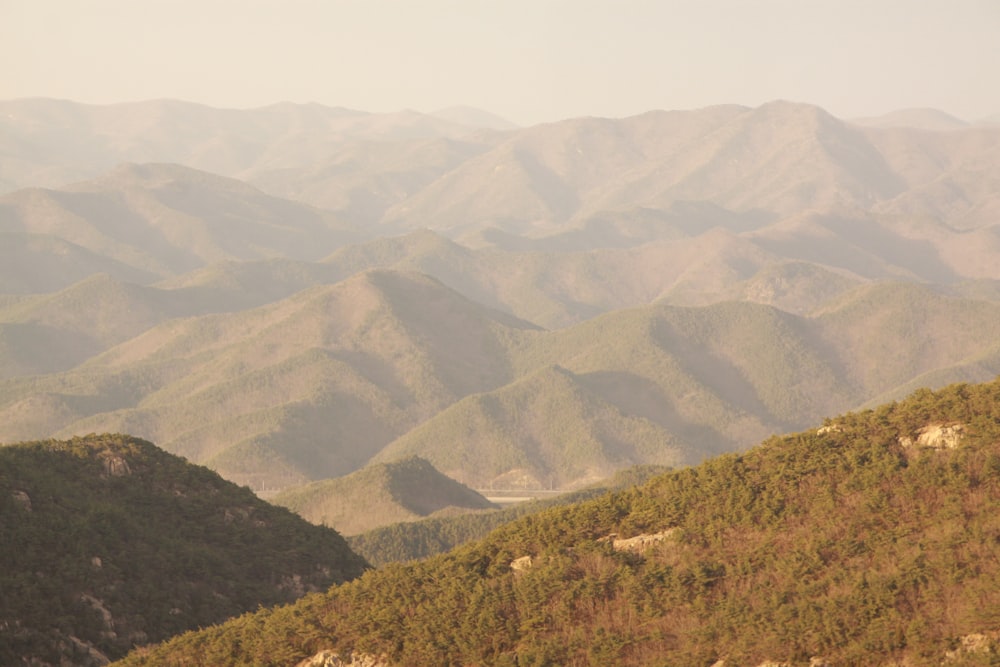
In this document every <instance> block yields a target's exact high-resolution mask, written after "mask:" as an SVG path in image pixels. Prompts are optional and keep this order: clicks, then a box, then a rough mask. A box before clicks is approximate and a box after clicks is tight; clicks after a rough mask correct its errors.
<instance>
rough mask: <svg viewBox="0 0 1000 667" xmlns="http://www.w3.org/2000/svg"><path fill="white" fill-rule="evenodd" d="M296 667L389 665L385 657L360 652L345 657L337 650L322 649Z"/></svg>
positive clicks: (377, 666) (372, 666)
mask: <svg viewBox="0 0 1000 667" xmlns="http://www.w3.org/2000/svg"><path fill="white" fill-rule="evenodd" d="M295 667H389V663H388V662H387V661H386V660H385V658H379V657H376V656H374V655H368V654H365V653H360V654H358V655H354V654H353V653H348V654H346V655H345V656H344V657H341V655H340V654H339V653H337V652H335V651H320V652H319V653H317V654H316V655H314V656H313V657H311V658H306V659H305V660H303V661H302V662H300V663H298V664H297V665H296V666H295Z"/></svg>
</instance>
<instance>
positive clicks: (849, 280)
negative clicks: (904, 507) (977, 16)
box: [0, 100, 1000, 495]
mask: <svg viewBox="0 0 1000 667" xmlns="http://www.w3.org/2000/svg"><path fill="white" fill-rule="evenodd" d="M0 107H2V109H0V110H2V111H3V112H4V113H3V114H0V116H2V118H0V124H2V125H3V127H4V128H6V130H7V132H6V133H5V134H4V137H5V139H4V141H6V142H8V144H9V145H8V146H7V148H9V150H6V151H5V152H4V156H5V157H3V158H0V175H3V178H4V179H5V182H6V183H8V184H9V186H10V187H9V189H11V190H12V191H11V192H8V193H7V194H5V195H3V196H0V236H2V240H3V245H0V255H2V259H4V260H5V261H3V262H0V295H2V296H0V440H7V441H11V440H25V439H37V438H45V437H69V436H71V435H84V434H87V433H91V432H101V431H113V432H128V433H134V434H136V435H138V436H141V437H145V438H148V439H151V440H153V441H155V442H157V443H158V444H160V445H162V446H163V447H165V448H167V449H168V450H169V451H172V452H175V453H179V454H182V455H184V456H186V457H188V458H189V459H191V460H192V461H195V462H198V463H203V464H206V465H209V466H211V467H213V468H214V469H216V470H218V471H220V472H221V473H222V474H224V475H225V476H227V477H229V478H230V479H234V480H236V481H238V482H240V483H245V484H249V485H251V486H252V487H253V488H254V489H255V490H256V491H257V492H258V493H261V494H264V495H268V494H272V493H275V492H277V491H279V490H281V489H283V488H286V487H290V486H296V485H300V484H303V483H306V482H309V481H315V480H319V479H323V478H327V477H336V476H341V475H345V474H348V473H352V472H354V471H357V470H360V469H361V468H363V467H365V466H366V465H368V464H370V463H376V462H380V463H388V462H390V461H392V460H394V459H395V458H397V457H399V456H411V455H416V456H420V457H424V458H426V459H427V460H428V461H429V462H430V463H432V464H433V465H434V466H435V467H436V468H438V469H439V470H441V471H442V472H444V473H445V474H447V475H449V476H452V477H454V478H455V479H458V480H459V481H461V482H463V483H466V484H469V485H471V486H474V487H479V488H486V487H489V486H494V487H498V486H504V485H508V484H509V485H516V486H535V487H539V488H545V487H559V488H572V487H575V486H578V485H582V484H586V483H588V482H589V481H592V480H594V479H597V478H600V477H602V476H606V475H608V474H610V473H612V472H614V471H615V470H617V469H620V468H622V467H625V466H629V465H633V464H637V463H657V464H664V465H680V464H689V463H697V462H699V461H701V460H702V459H703V458H705V457H706V456H710V455H713V454H715V453H718V452H722V451H728V450H732V449H739V448H742V447H746V446H748V445H750V444H752V443H754V442H756V441H758V440H759V439H760V438H762V437H764V436H766V435H767V434H769V433H774V432H782V431H785V430H788V429H795V428H802V427H804V426H805V425H807V424H809V423H811V422H812V421H814V420H816V419H818V418H820V417H821V416H822V415H824V414H830V413H834V412H837V411H842V410H846V409H850V408H853V407H857V406H860V405H864V404H866V403H869V402H871V401H878V400H886V399H890V398H894V397H897V396H899V395H902V394H903V393H905V392H906V391H908V390H910V389H913V388H916V387H918V386H922V385H924V384H930V385H932V386H939V385H941V384H943V383H947V382H951V381H958V380H967V381H979V380H984V379H988V378H990V377H992V376H993V375H994V374H995V373H997V372H1000V365H998V348H997V344H996V342H995V341H996V340H998V338H997V337H996V333H997V331H996V329H997V321H998V319H1000V318H998V313H997V302H998V295H1000V262H997V261H996V257H998V256H1000V225H998V224H997V220H998V218H997V215H1000V199H997V197H998V195H997V189H996V188H995V187H993V186H994V185H995V184H996V183H997V182H998V180H997V179H998V178H1000V164H998V162H997V158H996V156H997V155H998V154H1000V150H998V149H1000V146H998V143H1000V131H998V130H997V128H995V127H992V126H989V125H983V124H980V125H969V126H967V127H966V126H956V123H950V124H948V123H944V124H948V125H949V129H934V128H935V127H942V123H943V122H944V120H947V119H946V118H944V117H943V116H942V115H941V114H935V113H932V112H924V111H921V112H906V113H900V114H896V115H894V116H890V117H887V118H884V119H881V120H879V121H878V122H874V121H872V122H867V121H866V122H848V121H843V120H840V119H837V118H835V117H833V116H831V115H830V114H828V113H826V112H825V111H823V110H822V109H819V108H817V107H814V106H810V105H806V104H798V103H791V102H784V101H776V102H772V103H769V104H765V105H762V106H760V107H757V108H747V107H741V106H734V105H730V106H717V107H710V108H705V109H698V110H692V111H651V112H649V113H645V114H641V115H638V116H633V117H630V118H623V119H604V118H578V119H570V120H566V121H560V122H555V123H547V124H543V125H537V126H534V127H528V128H516V127H508V126H506V124H504V123H501V122H499V121H497V120H496V119H491V118H489V117H487V116H484V115H482V114H479V113H472V112H470V111H469V110H461V109H460V110H452V111H450V112H447V113H441V114H438V115H434V114H430V115H426V114H419V113H416V112H409V111H404V112H400V113H396V114H367V113H364V112H360V111H354V110H349V109H339V108H328V107H322V106H320V105H294V104H280V105H274V106H270V107H264V108H260V109H251V110H233V109H212V108H209V107H204V106H199V105H192V104H187V103H182V102H174V101H166V100H161V101H150V102H144V103H135V104H126V105H111V106H88V105H79V104H74V103H71V102H64V101H57V100H16V101H11V102H4V103H2V104H0ZM463 118H464V120H463ZM920 119H923V121H922V122H917V121H919V120H920ZM935 119H936V121H935ZM931 121H935V122H931ZM116 165H117V166H116ZM15 176H16V178H15ZM15 181H16V182H15ZM69 181H74V182H72V183H68V182H69ZM20 186H28V187H21V189H17V188H18V187H20Z"/></svg>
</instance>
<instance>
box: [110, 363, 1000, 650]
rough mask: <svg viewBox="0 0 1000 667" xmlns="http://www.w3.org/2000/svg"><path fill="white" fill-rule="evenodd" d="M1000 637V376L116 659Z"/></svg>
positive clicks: (514, 525)
mask: <svg viewBox="0 0 1000 667" xmlns="http://www.w3.org/2000/svg"><path fill="white" fill-rule="evenodd" d="M634 538H640V539H638V540H637V539H634ZM998 637H1000V380H997V381H994V382H992V383H987V384H982V385H967V384H957V385H951V386H948V387H946V388H944V389H942V390H940V391H936V392H932V391H929V390H920V391H917V392H916V393H914V394H913V395H912V396H911V397H909V398H908V399H906V400H904V401H901V402H895V403H889V404H885V405H883V406H881V407H878V408H876V409H871V410H865V411H860V412H855V413H849V414H845V415H842V416H840V417H837V418H833V419H829V420H827V422H826V423H825V424H824V425H823V426H822V428H818V429H815V430H811V431H806V432H801V433H795V434H791V435H787V436H783V437H772V438H770V439H768V440H766V441H765V442H763V443H761V444H760V445H759V446H757V447H755V448H753V449H751V450H749V451H747V452H745V453H741V454H728V455H723V456H720V457H717V458H714V459H711V460H709V461H707V462H706V463H704V464H702V465H699V466H697V467H691V468H686V469H682V470H678V471H674V472H669V473H666V474H663V475H659V476H657V477H655V478H653V479H652V480H650V481H649V482H647V483H645V484H644V485H641V486H638V487H633V488H630V489H627V490H622V491H617V492H612V493H609V494H605V495H602V496H600V497H598V498H596V499H592V500H589V501H586V502H582V503H578V504H574V505H570V506H562V507H555V508H552V509H549V510H545V511H543V512H540V513H537V514H531V515H528V516H525V517H522V518H520V519H518V520H516V521H513V522H511V523H508V524H506V525H503V526H501V527H499V528H498V529H496V530H494V531H493V532H491V533H490V534H489V535H488V536H486V537H485V538H483V539H482V540H479V541H477V542H473V543H470V544H467V545H464V546H461V547H459V548H457V549H454V550H452V551H450V552H448V553H446V554H442V555H439V556H435V557H432V558H428V559H425V560H421V561H416V562H410V563H406V564H393V565H388V566H385V567H384V568H381V569H379V570H374V571H370V572H368V573H366V574H365V575H363V576H362V577H360V578H359V579H357V580H355V581H352V582H349V583H346V584H343V585H340V586H337V587H334V588H332V589H330V590H329V591H328V592H326V593H318V594H314V595H309V596H306V597H305V598H303V599H302V600H300V601H299V602H297V603H295V604H293V605H290V606H284V607H276V608H271V609H262V610H259V611H257V612H255V613H250V614H247V615H244V616H242V617H239V618H237V619H234V620H231V621H229V622H227V623H225V624H223V625H220V626H216V627H212V628H209V629H206V630H202V631H199V632H193V633H188V634H185V635H182V636H180V637H177V638H174V639H172V640H170V641H168V642H167V643H165V644H162V645H160V646H156V647H152V648H146V649H140V650H138V651H136V652H134V653H132V654H131V655H129V656H128V657H127V658H126V659H125V660H124V661H123V662H122V663H121V664H123V665H247V664H257V665H294V664H296V663H297V662H298V661H300V660H303V659H305V658H308V657H310V656H314V655H317V654H318V653H320V652H322V651H336V652H338V653H340V654H341V655H347V654H352V655H368V656H375V657H377V658H379V659H380V660H381V661H382V662H384V663H385V664H398V665H518V666H525V665H711V664H713V663H714V662H716V661H718V660H724V661H725V664H726V665H757V664H761V663H762V662H764V661H779V662H788V663H791V664H809V663H810V661H811V660H812V659H817V660H818V661H820V663H823V662H824V661H825V662H826V663H829V664H907V665H938V664H941V662H942V661H943V660H944V659H945V658H946V657H949V656H950V662H949V664H956V665H960V664H996V660H997V655H998V652H997V649H998V644H997V639H998Z"/></svg>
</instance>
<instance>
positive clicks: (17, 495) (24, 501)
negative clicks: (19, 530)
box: [10, 490, 31, 512]
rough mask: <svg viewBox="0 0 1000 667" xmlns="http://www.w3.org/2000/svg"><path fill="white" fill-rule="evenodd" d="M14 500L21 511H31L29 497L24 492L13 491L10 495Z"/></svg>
mask: <svg viewBox="0 0 1000 667" xmlns="http://www.w3.org/2000/svg"><path fill="white" fill-rule="evenodd" d="M10 495H11V496H12V497H13V498H14V502H15V503H17V504H18V505H20V507H21V509H23V510H24V511H26V512H30V511H31V496H29V495H28V494H27V492H25V491H17V490H15V491H13V492H11V494H10Z"/></svg>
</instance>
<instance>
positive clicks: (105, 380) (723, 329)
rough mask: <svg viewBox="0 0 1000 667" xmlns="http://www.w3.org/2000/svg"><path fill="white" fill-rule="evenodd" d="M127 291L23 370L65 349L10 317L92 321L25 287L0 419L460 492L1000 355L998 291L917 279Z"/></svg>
mask: <svg viewBox="0 0 1000 667" xmlns="http://www.w3.org/2000/svg"><path fill="white" fill-rule="evenodd" d="M98 284H99V283H98ZM144 289H145V288H137V287H135V288H133V289H132V290H131V292H130V291H129V290H122V291H121V297H120V298H121V299H123V300H124V301H120V302H119V303H128V302H129V301H128V299H129V298H130V297H131V298H132V299H135V303H136V304H141V303H146V304H147V308H149V309H148V310H145V311H143V310H141V309H140V308H139V307H138V305H135V306H129V307H128V308H114V307H109V311H108V312H109V313H111V314H112V315H113V314H119V313H123V312H124V313H128V314H129V317H135V318H136V324H135V326H136V327H137V328H142V327H143V326H144V325H145V324H149V325H150V326H149V328H148V329H146V330H145V331H143V332H142V333H140V334H138V335H136V336H135V337H133V338H130V339H128V340H126V341H124V342H121V343H118V344H116V345H113V346H110V347H108V349H107V351H104V352H102V353H99V354H96V355H94V356H92V357H90V358H88V359H87V360H86V361H84V362H83V363H80V364H78V365H75V366H73V367H72V368H69V369H68V370H63V371H58V372H51V373H47V374H46V373H44V372H37V371H45V370H46V369H45V368H44V366H45V364H49V363H56V362H58V361H60V360H58V359H57V360H50V359H48V358H46V357H45V356H44V355H43V354H42V352H40V351H38V350H37V348H38V347H39V346H42V347H44V341H38V340H36V339H34V338H31V337H29V336H28V335H27V334H22V335H21V337H20V338H19V337H18V336H17V333H18V331H19V327H20V330H23V331H29V332H30V331H45V332H48V335H50V336H52V337H54V342H57V341H58V340H71V339H72V338H73V336H74V335H76V334H79V335H80V336H81V339H82V340H81V342H80V343H79V348H77V353H78V354H79V355H80V356H84V355H85V354H86V353H87V351H88V350H86V349H85V348H86V346H87V345H90V346H91V347H92V348H98V347H100V346H101V340H100V338H98V336H99V335H100V333H101V331H102V330H101V328H100V327H99V326H94V323H99V322H100V319H93V320H91V321H89V322H88V321H86V320H84V319H83V318H82V317H81V318H78V319H75V320H74V319H73V317H72V316H71V315H70V313H71V312H72V311H71V310H70V309H68V308H53V307H52V306H51V305H50V306H49V307H50V308H51V310H50V311H46V310H45V309H44V308H42V307H41V305H38V306H36V309H35V310H34V318H36V319H35V320H34V321H31V320H30V319H29V318H25V319H26V320H28V321H24V322H23V323H22V324H20V325H18V326H13V325H11V326H9V327H8V328H7V329H5V330H4V333H7V332H8V331H9V333H7V337H8V340H9V342H8V343H7V347H8V350H9V351H8V352H7V355H6V360H7V361H6V367H7V368H9V369H10V370H9V371H8V372H9V373H10V376H9V377H8V379H6V380H4V381H3V382H2V383H0V415H2V424H3V426H2V428H0V437H2V438H3V439H4V440H8V441H12V440H24V439H32V438H39V437H45V436H48V435H50V434H55V435H58V436H59V437H68V436H70V435H73V434H87V433H92V432H103V431H110V432H128V433H134V434H137V435H138V436H140V437H144V438H148V439H151V440H154V441H156V442H158V443H161V445H162V446H163V447H165V448H166V449H168V450H169V451H173V452H176V453H180V454H182V455H184V456H186V457H188V458H189V459H191V460H192V461H195V462H198V463H203V464H206V465H210V466H211V467H212V468H214V469H216V470H218V471H219V472H221V473H222V474H223V475H225V476H226V477H228V478H230V479H234V480H236V481H238V482H240V483H245V484H250V485H251V486H252V487H253V488H254V489H256V490H258V491H259V492H261V493H265V494H267V493H270V492H272V491H273V490H277V489H280V488H284V487H287V486H291V485H296V484H301V483H303V482H305V481H308V480H315V479H322V478H325V477H334V476H339V475H344V474H347V473H350V472H352V471H354V470H358V469H360V468H361V467H363V466H365V465H366V464H367V463H369V462H371V461H383V462H387V461H390V460H392V459H395V458H398V457H400V456H410V455H418V456H421V457H424V458H426V459H427V460H429V461H430V462H431V463H432V464H433V465H434V466H435V467H437V468H438V469H439V470H441V471H442V472H444V473H445V474H447V475H449V476H451V477H454V478H455V479H458V480H460V481H462V482H463V483H466V484H469V485H471V486H474V487H477V488H486V487H488V486H491V485H492V486H497V487H498V488H500V487H503V486H505V485H512V486H515V487H529V488H565V487H572V486H576V485H580V484H585V483H587V482H589V481H593V480H595V479H599V478H601V477H603V476H607V475H609V474H611V473H612V472H614V471H615V470H616V469H620V468H623V467H627V466H630V465H634V464H637V463H657V464H665V465H679V464H685V463H696V462H698V461H700V460H702V459H703V458H704V457H705V456H708V455H711V454H714V453H718V452H721V451H727V450H732V449H738V448H740V447H745V446H747V445H749V444H752V442H754V441H755V440H759V439H761V438H762V437H764V436H766V435H767V434H769V433H774V432H781V431H784V430H788V429H791V428H800V427H801V426H802V425H804V424H808V423H811V422H812V421H815V420H816V419H819V418H821V416H822V415H824V414H830V413H831V412H835V411H836V410H837V409H842V408H845V407H847V406H851V405H855V404H860V403H863V402H864V401H865V400H871V399H873V398H875V397H879V396H893V395H897V394H898V393H899V392H901V391H903V390H904V389H905V388H907V387H910V386H911V384H912V383H914V382H923V381H926V380H928V379H929V378H933V379H934V380H935V381H936V382H942V381H952V380H955V379H958V378H963V377H974V378H975V379H986V378H988V377H992V376H993V375H995V374H996V373H998V372H1000V347H998V344H997V341H998V340H1000V304H996V303H994V302H990V301H981V300H975V299H968V298H958V297H950V296H943V295H939V294H936V293H935V292H934V291H933V290H931V289H930V288H928V287H922V286H918V285H913V284H886V285H875V286H865V287H862V288H859V289H858V290H856V291H855V292H852V293H850V294H849V295H848V296H845V297H843V298H842V300H841V301H840V302H837V303H835V304H834V305H831V306H830V307H828V308H827V309H826V310H824V311H822V312H820V313H818V314H816V315H813V316H809V317H804V316H799V315H794V314H791V313H787V312H784V311H781V310H778V309H775V308H774V307H771V306H764V305H759V304H752V303H741V302H726V303H720V304H716V305H712V306H704V307H678V306H670V305H668V304H656V305H649V306H641V307H637V308H632V309H624V310H619V311H613V312H610V313H606V314H604V315H601V316H599V317H596V318H593V319H591V320H587V321H585V322H582V323H581V324H578V325H575V326H572V327H568V328H564V329H559V330H551V331H548V330H543V329H540V328H538V327H536V326H534V325H531V324H530V323H528V322H526V321H524V320H519V319H517V318H515V317H513V316H511V315H508V314H505V313H503V312H501V311H499V310H494V309H490V308H486V307H484V306H482V305H479V304H478V303H476V302H474V301H471V300H469V299H467V298H465V297H463V296H462V295H460V294H458V293H457V292H455V291H454V290H452V289H450V288H448V287H446V286H444V285H443V284H441V283H440V282H438V281H437V280H434V279H433V278H430V277H428V276H426V275H425V274H418V273H407V272H399V271H390V270H384V269H380V270H372V271H368V272H364V273H360V274H356V275H355V276H353V277H351V278H349V279H347V280H344V281H341V282H338V283H335V284H333V285H320V286H317V287H313V288H309V289H306V290H303V291H301V292H298V293H296V294H294V295H292V296H291V297H287V298H285V299H282V300H279V301H276V302H274V303H270V304H267V305H264V306H259V307H257V308H252V309H248V310H244V311H237V312H229V313H219V314H207V315H195V316H188V317H173V318H166V317H165V316H164V315H163V312H164V310H166V308H167V307H168V305H169V302H168V301H167V300H162V301H160V308H161V310H159V311H156V310H153V309H152V306H151V305H149V304H150V303H151V300H149V299H148V297H149V296H150V295H149V294H146V293H144V292H143V290H144ZM101 293H102V294H103V295H104V296H105V299H106V298H108V297H110V296H111V295H112V294H114V292H112V291H111V290H109V289H106V288H105V289H102V290H101ZM152 295H153V296H160V297H162V296H165V295H170V292H169V291H167V292H166V294H162V293H160V292H157V291H155V290H154V291H152ZM100 301H101V300H100V299H96V298H95V299H93V300H91V301H83V302H82V303H99V302H100ZM28 303H30V302H24V301H22V302H21V303H20V304H19V305H20V306H21V307H22V308H24V307H26V305H27V304H28ZM154 304H155V302H154ZM10 308H11V309H13V308H14V307H13V306H12V307H10ZM46 312H50V313H52V312H54V313H58V314H61V315H62V316H63V319H61V320H59V319H57V318H56V316H55V315H54V314H46ZM112 315H109V316H108V317H109V321H110V322H116V321H117V320H115V319H114V317H112ZM158 318H159V319H160V320H161V321H160V323H158V324H155V325H154V323H155V321H156V320H157V319H158ZM127 323H128V320H125V321H124V322H123V324H121V325H118V326H111V325H110V324H109V325H108V328H107V331H108V332H115V331H120V329H119V326H121V327H124V326H125V324H127ZM86 331H91V332H93V333H92V335H91V338H90V339H89V340H87V339H83V333H84V332H86ZM107 335H108V336H112V333H108V334H107ZM111 343H114V340H113V336H112V337H111V339H109V340H107V342H106V343H105V345H109V344H111ZM18 345H20V347H18ZM31 345H35V346H36V349H35V352H34V356H31V355H29V354H28V351H30V350H31V349H32V348H31ZM21 349H24V350H25V351H24V352H21V353H19V352H18V350H21ZM90 351H92V350H90ZM73 352H74V348H72V347H70V346H68V345H67V346H66V347H65V348H64V353H65V354H66V355H70V354H71V353H73ZM32 359H34V362H33V363H34V364H35V370H36V373H35V374H31V375H28V374H21V375H18V374H17V373H18V372H22V373H23V372H24V371H25V370H26V369H24V368H23V366H22V367H19V366H18V365H17V364H22V365H24V364H27V363H30V362H31V360H32ZM73 361H75V360H72V359H69V360H62V363H63V364H64V365H67V366H68V365H71V364H72V363H73Z"/></svg>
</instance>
